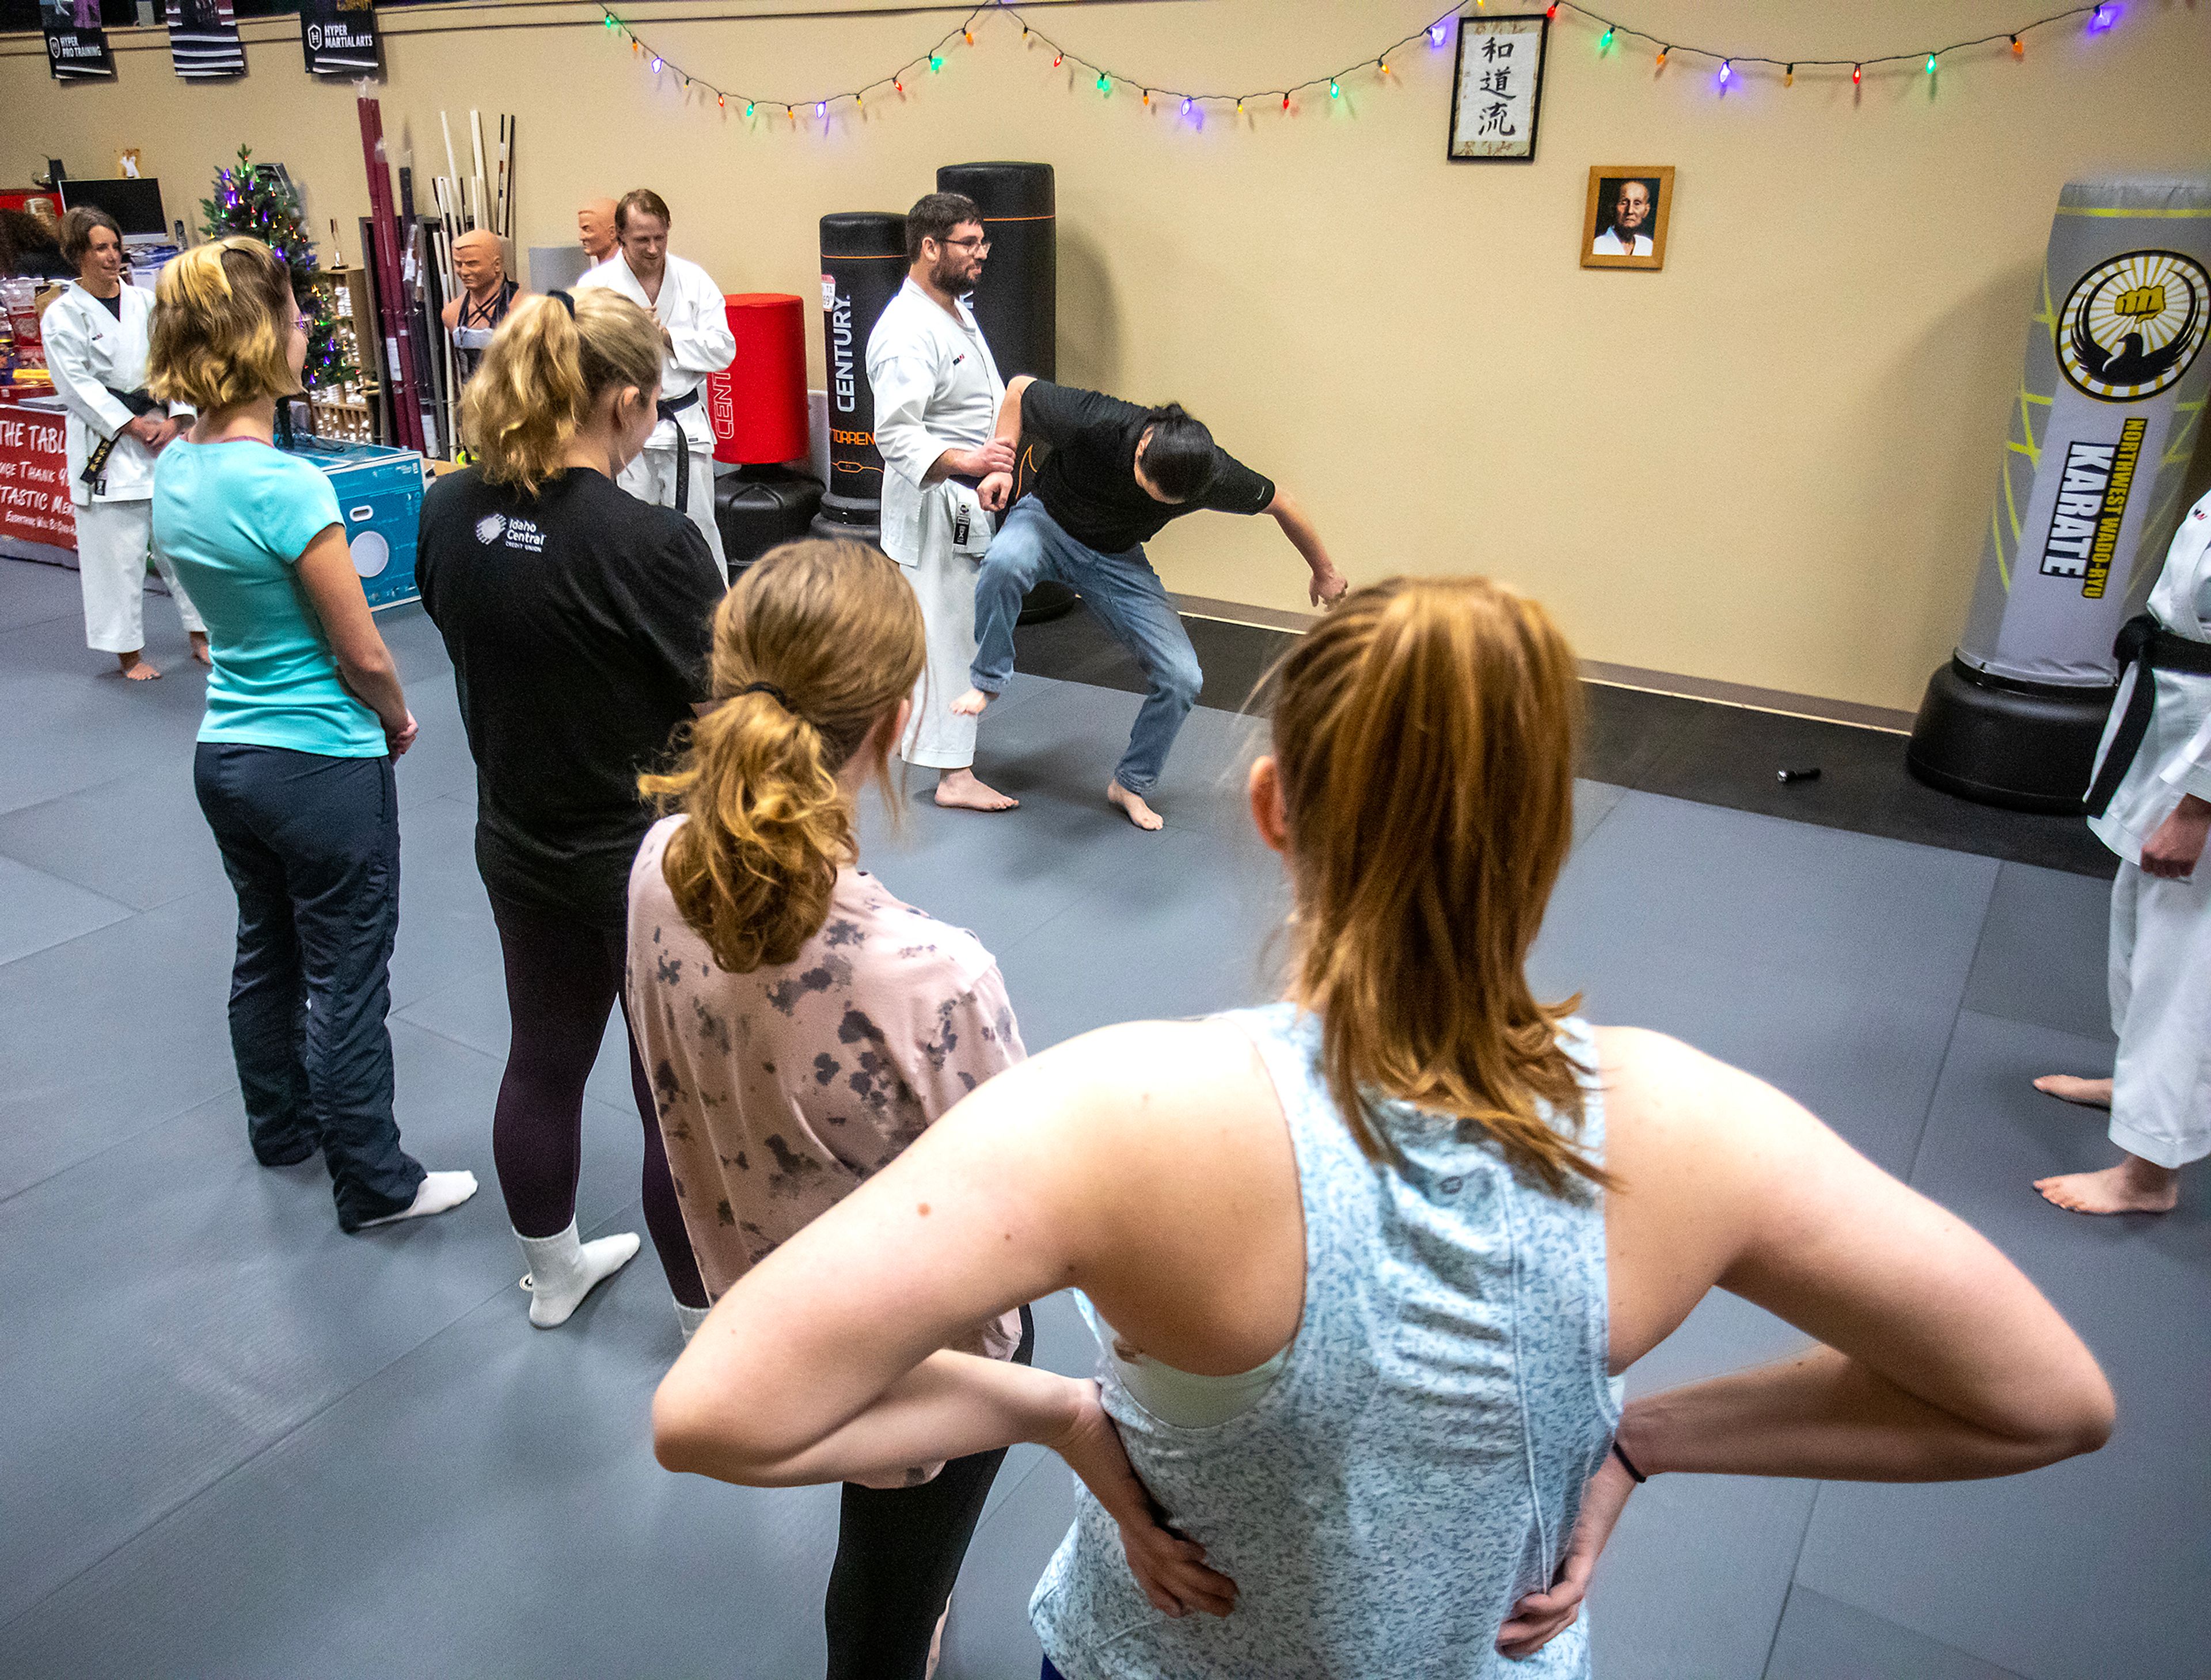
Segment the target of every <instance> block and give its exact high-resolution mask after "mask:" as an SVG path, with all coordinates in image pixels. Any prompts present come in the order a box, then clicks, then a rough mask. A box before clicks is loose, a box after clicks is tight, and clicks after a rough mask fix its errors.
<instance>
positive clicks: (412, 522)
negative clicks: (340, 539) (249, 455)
mask: <svg viewBox="0 0 2211 1680" xmlns="http://www.w3.org/2000/svg"><path fill="white" fill-rule="evenodd" d="M292 452H293V453H294V454H295V455H298V456H299V457H300V458H302V459H304V460H307V461H311V462H312V463H313V464H315V465H316V466H318V467H320V468H321V469H322V470H324V472H326V473H328V474H329V475H330V488H332V489H334V490H336V492H337V496H338V512H339V514H340V515H341V516H342V518H343V519H344V520H345V533H346V543H347V546H348V547H349V548H350V549H352V550H353V569H354V571H356V572H358V573H360V586H361V591H362V592H363V593H364V594H366V596H367V597H368V604H369V605H370V606H371V607H373V608H382V607H394V606H397V605H398V604H399V603H401V602H403V601H412V600H414V599H415V597H416V596H417V595H418V594H419V593H420V592H421V591H418V590H417V589H416V588H415V537H416V533H417V532H418V531H419V530H420V528H421V522H422V486H423V483H424V481H425V479H426V477H427V469H426V468H425V466H424V464H423V461H422V458H421V456H420V455H418V454H416V453H415V452H414V451H413V450H411V449H394V448H392V447H391V446H389V445H386V444H380V443H345V442H342V441H340V440H337V439H335V438H307V437H301V438H300V439H298V440H296V441H295V442H294V445H293V447H292Z"/></svg>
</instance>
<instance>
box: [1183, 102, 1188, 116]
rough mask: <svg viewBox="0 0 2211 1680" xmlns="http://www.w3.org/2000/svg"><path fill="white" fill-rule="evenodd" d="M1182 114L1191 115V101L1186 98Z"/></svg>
mask: <svg viewBox="0 0 2211 1680" xmlns="http://www.w3.org/2000/svg"><path fill="white" fill-rule="evenodd" d="M1182 114H1183V115H1184V116H1185V117H1187V116H1189V115H1190V101H1189V100H1184V101H1183V102H1182Z"/></svg>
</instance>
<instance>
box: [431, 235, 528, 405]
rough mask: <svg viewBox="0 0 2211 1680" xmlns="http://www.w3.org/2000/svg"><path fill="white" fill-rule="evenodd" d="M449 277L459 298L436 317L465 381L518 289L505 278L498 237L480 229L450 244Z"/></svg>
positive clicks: (474, 368)
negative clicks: (456, 283) (456, 284)
mask: <svg viewBox="0 0 2211 1680" xmlns="http://www.w3.org/2000/svg"><path fill="white" fill-rule="evenodd" d="M453 277H454V278H455V279H457V280H458V281H459V282H461V288H462V290H461V295H460V296H458V297H457V298H455V299H454V300H452V301H451V302H450V303H448V304H447V305H446V306H445V308H444V309H443V310H441V311H439V319H440V320H442V321H443V322H444V323H445V331H447V332H448V333H449V334H451V337H452V340H453V353H454V355H455V357H456V358H457V360H458V361H459V363H460V375H461V378H462V379H464V380H465V379H467V378H468V377H469V375H470V374H471V373H475V372H476V363H478V362H479V361H482V360H483V353H484V351H485V349H487V348H488V346H489V345H490V343H491V336H492V334H493V333H494V331H497V330H498V327H499V324H500V322H501V321H503V320H505V319H506V311H507V306H508V305H510V304H512V302H513V301H514V300H515V299H516V298H517V297H518V295H520V288H518V287H517V286H516V285H515V283H514V282H512V281H511V280H509V279H508V278H507V277H506V247H505V246H502V245H501V244H500V241H499V235H498V234H494V233H490V232H488V231H487V230H486V229H484V228H482V227H476V228H471V229H470V230H469V232H467V233H465V234H462V235H461V236H460V237H459V238H458V239H457V240H454V241H453Z"/></svg>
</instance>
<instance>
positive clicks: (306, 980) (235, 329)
mask: <svg viewBox="0 0 2211 1680" xmlns="http://www.w3.org/2000/svg"><path fill="white" fill-rule="evenodd" d="M158 298H159V302H160V305H161V307H160V309H159V311H158V312H156V314H155V315H154V332H153V343H152V350H151V354H150V355H149V357H148V378H147V386H148V390H149V391H158V392H160V393H161V396H162V398H163V400H165V401H171V402H185V403H191V404H192V405H193V406H194V407H195V408H197V409H198V410H199V414H200V419H199V422H198V423H197V425H196V426H194V427H193V428H192V431H191V437H190V439H189V440H180V441H179V442H177V443H175V444H173V445H172V446H170V447H169V448H168V449H167V450H165V451H163V452H162V454H161V459H160V460H159V461H158V462H157V463H156V464H155V467H154V543H155V544H156V545H157V546H158V547H159V548H160V549H161V550H162V551H163V552H164V553H165V554H167V555H169V557H170V558H171V560H172V561H173V563H174V564H175V566H176V568H177V571H178V573H179V575H180V576H181V577H183V578H185V579H187V580H188V581H187V583H186V585H185V586H186V587H187V588H188V589H189V590H190V591H191V595H192V598H193V599H194V601H195V602H197V603H203V610H202V616H203V617H204V618H205V619H206V620H207V626H208V635H209V644H210V647H211V651H212V652H213V654H214V658H215V664H214V669H213V670H212V672H211V673H210V674H209V678H208V708H207V717H206V719H205V720H204V721H203V723H202V724H201V725H200V733H199V747H198V749H197V756H196V757H195V759H194V761H193V766H192V775H193V783H194V785H195V787H196V788H197V791H198V794H199V801H200V809H201V810H203V812H205V813H206V816H207V819H208V826H209V828H212V829H213V830H214V831H215V844H216V845H217V846H220V847H221V850H222V861H223V867H224V869H225V870H226V871H227V873H228V874H229V876H230V882H231V885H232V887H233V889H235V890H236V892H237V894H238V962H237V967H236V968H235V970H234V972H233V975H232V979H231V988H230V1040H231V1050H232V1053H233V1055H234V1056H235V1057H236V1058H237V1060H238V1081H239V1089H241V1091H242V1092H243V1094H244V1095H245V1116H246V1135H247V1137H248V1139H249V1141H250V1142H251V1144H252V1146H253V1153H254V1155H255V1157H256V1158H257V1160H259V1161H261V1162H262V1163H263V1164H264V1166H270V1167H280V1166H285V1165H288V1164H289V1163H291V1162H294V1161H305V1160H306V1159H307V1157H308V1156H309V1155H312V1154H313V1153H314V1152H315V1151H316V1150H317V1149H321V1150H322V1152H323V1160H324V1165H325V1166H326V1167H328V1168H329V1169H330V1184H331V1189H332V1193H333V1194H334V1195H335V1197H336V1200H337V1209H338V1223H339V1225H340V1226H342V1228H344V1229H346V1230H348V1231H357V1230H360V1229H362V1228H365V1227H367V1226H371V1225H381V1224H386V1223H389V1222H391V1221H393V1220H397V1219H407V1218H412V1217H416V1216H421V1215H423V1214H432V1213H443V1212H445V1210H447V1209H448V1208H453V1207H457V1206H458V1205H459V1204H461V1203H463V1202H464V1201H466V1200H467V1199H468V1198H469V1197H470V1196H473V1195H474V1194H475V1193H476V1176H475V1174H471V1173H464V1172H463V1173H425V1172H424V1170H423V1168H422V1167H421V1163H420V1162H418V1161H415V1159H414V1158H413V1157H412V1156H410V1155H408V1153H407V1152H406V1150H404V1149H402V1148H401V1147H400V1144H399V1127H398V1125H397V1122H396V1121H395V1120H394V1119H393V1118H392V1112H391V1102H392V1077H391V1034H389V1032H387V1031H386V1030H385V1013H386V1011H387V1010H388V1009H389V1007H390V1004H391V981H390V969H391V944H392V940H393V937H394V936H395V935H396V934H397V931H398V926H399V797H398V787H397V782H396V780H395V779H394V778H393V775H392V764H393V761H395V760H396V759H397V758H398V756H399V755H401V754H402V753H403V752H405V751H406V750H407V749H408V748H409V746H410V745H411V744H413V743H414V739H415V719H414V718H413V717H412V716H411V715H410V714H409V712H408V710H407V702H406V700H405V697H404V696H403V694H401V692H400V687H399V676H398V673H397V670H396V669H395V668H394V666H393V664H392V661H391V653H390V652H389V651H388V650H386V648H385V646H384V639H383V638H382V637H381V636H380V635H379V634H377V629H376V622H375V621H374V620H373V618H371V617H370V616H369V611H368V602H367V599H366V597H364V596H363V595H362V593H361V589H360V579H359V578H358V577H357V576H356V575H355V574H354V569H353V559H352V555H351V554H350V552H349V551H348V548H347V546H346V540H345V526H344V523H343V521H342V520H341V519H340V518H339V517H338V504H337V496H336V493H335V492H334V491H333V490H332V489H331V488H330V480H329V478H328V477H326V476H324V474H323V473H322V472H320V471H318V470H317V469H316V468H314V467H313V466H312V465H310V464H308V463H307V462H306V461H303V460H301V459H300V458H298V457H296V456H292V455H287V454H284V453H282V452H280V451H279V450H277V449H276V447H275V446H274V440H275V427H276V402H277V399H278V398H279V397H282V396H286V395H288V394H289V393H291V392H293V391H298V390H299V389H300V367H301V366H302V365H303V364H304V362H305V361H306V352H307V339H306V332H305V331H304V330H303V324H302V323H301V321H300V312H299V308H298V306H297V304H296V303H295V302H294V299H293V296H292V284H291V279H290V276H289V275H288V272H287V271H286V270H285V267H284V265H283V264H282V263H280V262H278V261H277V260H276V258H275V257H274V256H273V255H272V254H271V253H270V250H269V247H268V246H265V245H264V244H262V243H261V241H259V240H251V239H244V238H236V239H226V240H216V241H214V242H213V243H210V244H208V245H203V246H197V248H195V249H193V250H191V251H189V252H185V254H184V255H183V256H182V257H179V258H177V259H176V260H174V261H173V262H172V263H171V264H169V265H168V267H167V268H166V269H164V270H162V273H161V287H160V291H159V294H158Z"/></svg>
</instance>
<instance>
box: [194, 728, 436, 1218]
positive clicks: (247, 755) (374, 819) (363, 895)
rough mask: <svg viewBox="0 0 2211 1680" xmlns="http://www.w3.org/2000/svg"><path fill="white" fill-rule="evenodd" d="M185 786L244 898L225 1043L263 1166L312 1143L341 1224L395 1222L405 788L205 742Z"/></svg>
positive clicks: (412, 1178) (370, 769)
mask: <svg viewBox="0 0 2211 1680" xmlns="http://www.w3.org/2000/svg"><path fill="white" fill-rule="evenodd" d="M192 785H193V788H194V791H196V792H197V794H198V795H199V802H200V810H202V811H203V812H204V813H205V814H206V816H207V820H208V827H209V828H212V829H214V830H215V844H216V845H217V846H221V848H222V865H223V869H224V871H225V872H226V873H227V874H228V875H229V876H230V884H231V887H232V889H233V890H234V891H235V892H236V893H237V894H238V962H237V966H236V967H235V968H233V971H232V973H231V982H230V1047H231V1053H232V1055H233V1056H234V1057H235V1058H237V1061H238V1083H239V1090H240V1091H241V1092H242V1093H243V1094H244V1095H245V1130H246V1137H247V1139H248V1141H249V1142H250V1143H251V1144H252V1146H253V1155H254V1158H255V1159H256V1160H257V1161H260V1162H261V1163H262V1164H263V1165H264V1166H266V1167H282V1166H288V1165H289V1164H291V1163H292V1162H294V1161H305V1160H306V1158H307V1157H308V1156H309V1155H312V1154H313V1153H314V1152H315V1151H316V1150H317V1149H321V1150H322V1152H323V1162H324V1165H325V1166H326V1167H328V1168H330V1190H331V1193H332V1195H333V1196H335V1197H336V1200H337V1204H338V1223H339V1224H340V1225H341V1226H342V1227H343V1228H345V1229H347V1230H348V1231H352V1230H357V1229H359V1228H360V1225H361V1222H363V1221H364V1220H370V1219H377V1218H380V1217H382V1216H384V1215H385V1214H392V1213H397V1212H399V1211H400V1210H403V1209H404V1208H405V1207H406V1206H407V1205H408V1204H409V1203H410V1202H412V1201H413V1200H414V1199H415V1187H416V1186H418V1185H420V1184H421V1182H422V1168H421V1163H420V1162H418V1161H415V1159H414V1158H413V1157H412V1156H410V1155H409V1154H408V1153H407V1151H406V1150H404V1149H402V1148H400V1147H399V1126H398V1123H397V1121H396V1120H394V1119H393V1118H392V1113H391V1099H392V1079H391V1034H390V1033H389V1032H388V1031H387V1030H386V1029H385V1024H384V1018H385V1014H386V1012H387V1011H388V1010H390V1008H391V943H392V941H393V939H394V938H395V937H397V934H398V931H399V790H398V784H397V781H396V780H395V779H393V776H392V773H391V760H390V759H389V758H328V757H324V755H321V754H318V753H297V752H292V751H289V750H288V749H284V748H282V747H250V746H241V745H238V744H235V743H227V742H222V743H218V742H212V741H203V742H202V743H200V745H199V749H198V750H197V753H196V754H195V755H194V756H193V760H192Z"/></svg>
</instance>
